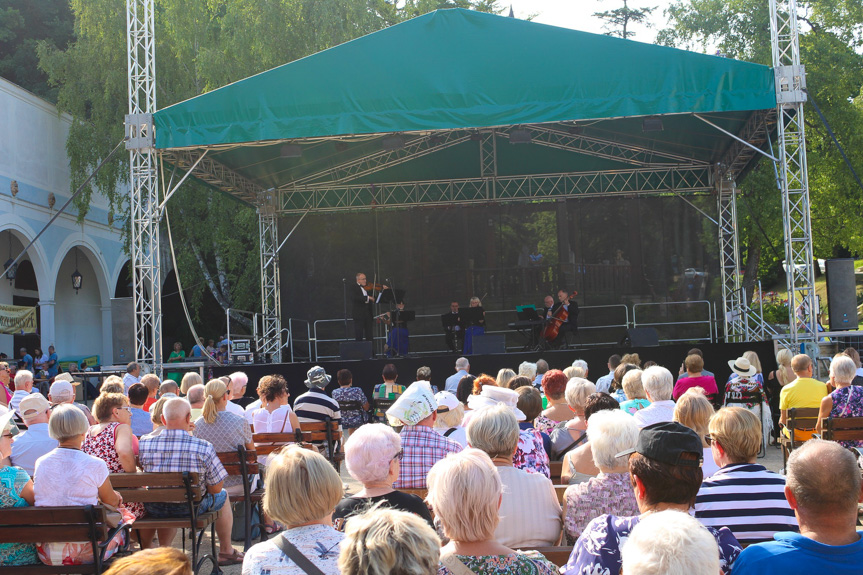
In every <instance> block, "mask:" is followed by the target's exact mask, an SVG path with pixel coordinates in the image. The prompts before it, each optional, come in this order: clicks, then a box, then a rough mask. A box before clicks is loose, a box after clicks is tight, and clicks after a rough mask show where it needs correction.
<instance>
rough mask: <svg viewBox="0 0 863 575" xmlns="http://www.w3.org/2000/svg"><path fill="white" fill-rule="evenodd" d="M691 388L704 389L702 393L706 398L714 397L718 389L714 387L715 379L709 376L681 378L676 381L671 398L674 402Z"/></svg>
mask: <svg viewBox="0 0 863 575" xmlns="http://www.w3.org/2000/svg"><path fill="white" fill-rule="evenodd" d="M691 387H702V388H704V393H706V394H707V395H708V396H710V395H713V396H715V395H716V394H717V393H719V388H718V387H716V379H714V378H713V376H710V375H699V376H698V377H691V376H690V377H681V378H680V379H678V380H677V383H675V384H674V391H673V392H672V393H671V397H673V398H674V401H677V400H678V398H680V396H681V395H683V394H684V393H686V390H687V389H689V388H691Z"/></svg>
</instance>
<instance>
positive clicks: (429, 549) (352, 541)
mask: <svg viewBox="0 0 863 575" xmlns="http://www.w3.org/2000/svg"><path fill="white" fill-rule="evenodd" d="M439 562H440V538H439V537H438V535H437V533H435V530H434V529H433V528H432V527H429V526H428V524H427V523H425V522H424V521H423V520H422V519H420V518H418V517H417V516H415V515H413V514H411V513H405V512H404V511H396V510H394V509H378V508H374V509H372V510H371V511H369V512H368V513H365V514H363V515H359V516H357V517H355V518H354V519H353V521H351V523H350V525H348V526H347V528H346V529H345V540H344V541H342V544H341V553H339V570H340V571H341V575H436V573H437V572H438V565H439Z"/></svg>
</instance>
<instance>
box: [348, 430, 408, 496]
mask: <svg viewBox="0 0 863 575" xmlns="http://www.w3.org/2000/svg"><path fill="white" fill-rule="evenodd" d="M400 448H401V438H400V437H399V434H398V433H396V432H395V431H393V428H392V427H390V426H389V425H384V424H383V423H369V424H367V425H361V426H360V427H358V428H357V429H355V430H354V431H353V432H352V433H351V436H350V437H349V438H348V441H347V442H346V443H345V465H346V466H347V468H348V473H350V475H351V477H353V478H354V479H356V480H357V481H359V482H360V483H363V484H365V483H370V482H374V481H381V480H383V479H385V478H386V476H387V474H388V473H389V470H390V462H392V460H393V457H394V456H395V455H396V453H398V451H399V449H400Z"/></svg>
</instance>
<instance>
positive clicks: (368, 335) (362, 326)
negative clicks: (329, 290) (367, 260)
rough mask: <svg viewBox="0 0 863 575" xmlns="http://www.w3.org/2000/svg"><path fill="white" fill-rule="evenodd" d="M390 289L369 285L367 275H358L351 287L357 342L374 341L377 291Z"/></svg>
mask: <svg viewBox="0 0 863 575" xmlns="http://www.w3.org/2000/svg"><path fill="white" fill-rule="evenodd" d="M383 289H389V288H388V287H387V286H385V285H368V283H367V281H366V274H364V273H362V272H360V273H358V274H357V283H356V285H355V286H350V288H349V291H350V300H351V311H352V317H353V319H354V339H356V340H357V341H362V340H366V341H372V337H373V335H372V324H373V318H374V313H373V309H374V303H375V297H374V296H373V295H372V294H373V293H374V292H375V291H380V290H383Z"/></svg>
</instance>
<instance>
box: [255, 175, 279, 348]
mask: <svg viewBox="0 0 863 575" xmlns="http://www.w3.org/2000/svg"><path fill="white" fill-rule="evenodd" d="M275 198H276V195H275V191H272V190H271V191H266V192H262V193H261V197H260V200H259V202H258V238H259V240H260V252H261V321H262V325H261V329H260V331H258V341H257V342H256V345H257V349H258V352H259V353H261V354H263V355H269V356H270V358H271V361H272V362H274V363H280V362H281V361H282V344H281V334H282V321H281V316H282V304H281V292H280V290H279V258H278V249H279V218H278V216H277V215H276V206H275Z"/></svg>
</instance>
